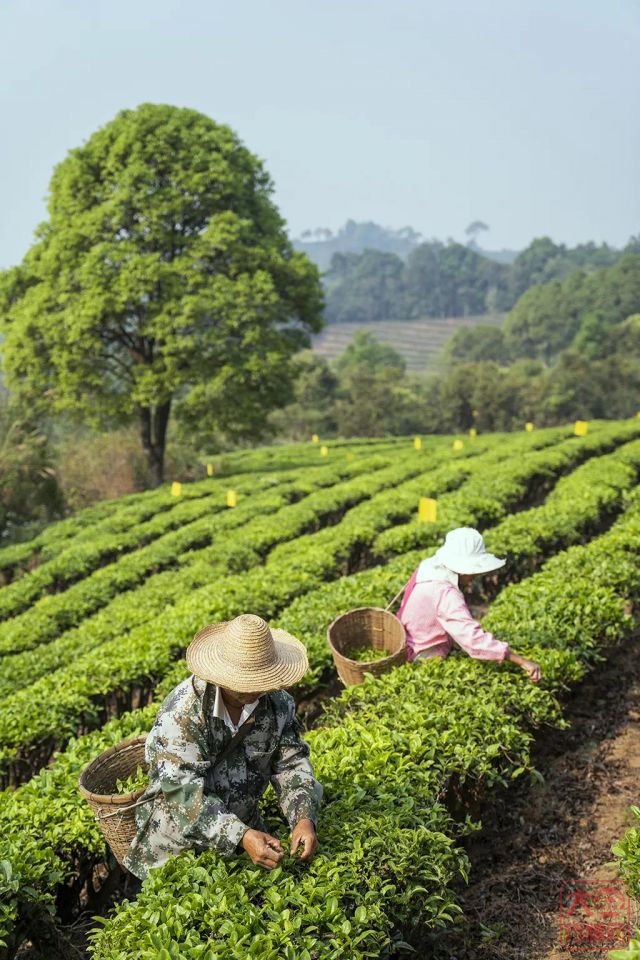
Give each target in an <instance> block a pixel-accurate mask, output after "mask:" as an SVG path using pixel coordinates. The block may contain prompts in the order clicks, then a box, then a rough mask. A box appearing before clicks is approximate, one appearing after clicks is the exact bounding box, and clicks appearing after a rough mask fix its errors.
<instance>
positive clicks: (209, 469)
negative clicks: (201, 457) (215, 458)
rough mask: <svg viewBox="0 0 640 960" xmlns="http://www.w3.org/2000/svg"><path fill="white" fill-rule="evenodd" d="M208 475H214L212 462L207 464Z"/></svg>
mask: <svg viewBox="0 0 640 960" xmlns="http://www.w3.org/2000/svg"><path fill="white" fill-rule="evenodd" d="M207 476H208V477H212V476H213V464H212V463H208V464H207Z"/></svg>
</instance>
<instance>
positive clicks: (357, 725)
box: [0, 418, 640, 960]
mask: <svg viewBox="0 0 640 960" xmlns="http://www.w3.org/2000/svg"><path fill="white" fill-rule="evenodd" d="M454 440H458V441H462V442H461V444H460V443H458V444H456V446H455V448H454ZM327 448H328V449H327V451H326V453H325V454H323V452H322V450H321V447H320V445H319V444H314V443H308V444H297V445H289V446H274V447H269V448H264V449H257V450H254V451H249V452H246V453H240V452H238V453H234V454H230V455H225V457H224V458H220V459H219V460H218V461H214V473H213V476H211V477H208V476H205V477H204V478H203V479H202V480H199V481H197V482H194V483H191V484H182V486H181V488H180V489H179V491H173V492H172V490H171V484H170V483H168V484H165V485H163V486H162V487H160V488H158V489H156V490H154V491H150V492H147V493H143V494H135V495H131V496H127V497H123V498H121V499H119V500H114V501H104V502H101V503H99V504H97V505H96V506H94V507H91V508H89V509H86V510H84V511H82V512H79V513H77V514H76V515H74V516H71V517H69V518H68V519H65V520H62V521H59V522H57V523H53V524H51V525H50V526H48V527H46V528H45V529H44V531H43V532H42V533H41V534H39V535H38V536H37V537H35V538H34V539H32V540H30V541H28V542H24V543H19V544H15V545H12V546H7V547H5V548H3V549H1V550H0V578H1V579H0V583H1V584H2V585H1V586H0V692H1V694H2V695H1V697H0V789H1V792H0V957H2V958H3V960H5V958H10V957H14V956H20V957H25V958H27V957H31V958H36V957H37V958H40V957H45V956H46V957H47V958H51V960H56V958H57V957H70V958H72V957H74V956H76V955H77V956H83V955H85V954H84V953H78V952H77V948H76V947H73V948H72V947H71V946H70V942H71V940H72V939H73V934H72V930H73V925H74V923H75V921H76V920H77V918H78V917H83V918H85V920H84V922H85V926H87V927H88V928H89V929H88V934H87V939H88V943H89V950H90V951H91V953H90V955H92V956H93V957H94V958H95V960H131V958H139V960H245V958H255V960H343V958H347V960H364V958H374V957H376V958H377V957H394V956H398V957H402V956H404V957H408V956H412V955H413V956H419V957H428V956H432V955H433V954H432V952H430V950H431V948H430V947H429V944H432V943H435V941H436V940H437V938H438V936H439V934H440V933H441V932H442V931H445V930H447V929H448V928H450V927H451V926H452V925H454V924H455V923H456V922H457V920H458V918H459V917H460V914H461V907H460V903H459V897H458V893H457V890H458V889H459V886H460V883H461V882H462V881H464V880H465V879H466V878H467V877H468V876H469V874H470V872H471V873H472V871H470V860H469V856H468V853H467V849H466V841H467V837H468V835H469V834H470V833H471V831H472V827H473V823H472V820H473V818H474V817H475V811H476V806H477V801H478V799H479V798H481V799H482V801H483V802H484V803H485V804H486V803H490V802H491V798H492V796H493V794H494V792H496V791H498V790H503V789H504V788H505V787H506V786H507V785H510V784H512V783H513V782H514V781H517V783H518V784H520V783H525V782H527V781H529V780H530V781H531V783H533V782H535V771H534V763H533V759H532V749H533V747H534V744H535V742H536V739H537V738H538V737H539V736H540V735H541V734H542V733H543V732H544V731H545V730H548V729H551V728H553V729H560V728H562V727H563V726H564V725H566V721H565V719H564V710H565V707H564V698H565V696H566V694H567V691H570V690H575V689H576V688H577V687H578V686H579V685H580V684H581V683H583V682H584V681H585V679H587V678H588V676H590V675H591V673H592V671H593V669H594V667H595V666H596V664H598V663H600V662H602V661H603V659H604V658H607V657H609V656H610V654H611V651H612V650H614V649H615V648H616V645H619V644H621V643H622V642H624V641H625V640H626V639H628V638H630V637H631V636H632V635H633V634H634V632H635V631H637V626H638V616H639V614H638V609H637V608H636V605H635V604H634V600H635V598H636V597H637V595H638V590H639V589H640V494H639V492H638V478H639V477H640V419H637V418H636V419H633V420H628V421H592V422H590V424H589V429H588V433H587V435H586V436H575V435H574V428H573V424H570V425H567V426H563V427H554V428H550V429H540V430H534V431H533V432H531V433H527V432H525V431H524V430H523V431H522V432H521V433H517V434H516V433H511V434H487V435H479V436H477V437H473V438H472V437H466V436H460V437H453V436H447V437H442V436H432V437H423V438H422V445H421V448H420V449H415V447H414V444H413V440H412V438H410V437H396V438H391V439H388V440H380V439H376V440H362V441H350V442H347V441H344V442H328V443H327ZM230 490H232V491H234V492H235V495H236V506H234V507H230V506H227V502H228V492H229V491H230ZM420 497H432V498H435V499H436V500H437V521H435V522H430V523H424V522H420V521H419V519H418V501H419V498H420ZM458 526H474V527H477V528H478V529H479V530H480V531H481V532H482V533H483V535H484V537H485V541H486V544H487V548H488V549H489V550H491V551H492V552H494V553H496V554H497V555H499V556H506V557H507V564H506V566H505V567H504V568H503V570H501V571H500V573H499V574H498V575H495V576H490V577H486V578H484V580H482V581H479V587H478V588H477V589H476V593H475V595H474V596H473V597H472V602H473V603H475V604H478V605H481V608H482V614H483V618H482V619H483V624H484V625H485V626H486V628H487V629H489V630H491V631H493V632H494V633H495V634H496V636H498V637H499V638H500V639H502V640H505V641H507V642H509V644H510V645H512V647H513V649H514V650H517V651H518V652H519V653H521V654H524V655H525V656H527V657H531V658H533V659H535V660H536V661H538V662H539V663H540V665H541V667H542V671H543V680H542V682H541V683H540V685H539V686H535V685H534V684H532V683H530V682H529V680H528V679H527V677H526V676H525V675H524V674H523V672H522V671H521V670H519V669H517V668H516V667H515V666H514V665H512V664H508V663H491V662H487V661H480V660H473V659H471V658H470V657H467V656H463V655H458V654H456V655H453V656H450V657H448V658H447V659H445V660H441V659H439V658H435V659H433V660H429V661H423V662H422V663H420V664H416V665H413V664H406V665H404V666H402V667H399V668H396V669H395V670H393V671H392V672H390V673H388V674H386V675H385V676H383V677H380V678H378V679H374V678H373V677H369V678H368V679H367V680H366V681H365V682H364V683H363V684H361V685H359V686H355V687H350V688H348V689H346V690H344V689H342V688H341V687H340V686H339V684H338V683H337V680H336V675H335V671H334V668H333V662H332V658H331V653H330V649H329V647H328V644H327V640H326V631H327V626H328V624H329V623H330V622H331V621H332V620H333V619H334V618H335V617H336V616H338V615H339V614H340V613H342V612H344V611H346V610H349V609H352V608H354V607H359V606H382V607H384V606H386V604H387V603H388V602H389V601H390V600H391V598H392V597H393V596H394V594H396V592H397V591H398V590H399V589H400V588H401V587H402V585H403V584H404V583H405V582H406V580H407V579H408V578H409V576H410V574H411V572H412V570H413V569H414V567H415V566H416V564H417V562H418V561H419V560H421V559H422V558H423V557H424V556H426V555H428V554H429V553H431V552H433V550H434V549H435V548H436V547H437V546H439V545H440V544H441V543H442V540H443V538H444V535H445V534H446V532H447V531H448V530H450V529H451V528H453V527H458ZM241 613H256V614H259V615H260V616H262V617H264V618H265V619H267V620H268V621H269V622H270V623H271V624H273V625H275V626H279V627H283V628H285V629H286V630H288V631H290V632H291V633H293V634H294V635H296V636H297V637H299V638H300V639H301V640H302V641H303V642H304V643H305V645H306V648H307V651H308V657H309V662H310V667H311V669H310V671H309V673H308V674H307V675H306V677H305V678H304V680H303V681H302V682H301V683H300V684H299V685H298V687H296V688H294V690H292V693H293V694H294V696H295V699H296V702H297V703H298V705H299V709H300V716H301V719H302V721H303V724H304V725H305V727H306V732H305V737H306V739H307V741H308V742H309V744H310V746H311V759H312V762H313V765H314V770H315V772H316V775H317V777H318V779H319V780H320V781H321V782H322V783H323V785H324V788H325V795H324V802H323V806H322V811H321V816H320V821H319V824H318V834H319V840H320V847H319V851H318V853H317V855H316V857H315V858H314V859H313V860H312V861H311V863H310V864H309V865H308V866H306V865H303V864H301V863H299V862H298V861H297V860H296V859H294V858H293V857H291V856H288V855H287V856H286V857H285V859H284V860H283V862H282V864H281V865H280V866H279V867H278V868H277V869H276V870H274V871H273V872H271V873H269V872H266V871H263V870H261V869H260V868H258V867H255V866H254V865H253V864H252V863H251V862H250V861H249V859H248V858H247V857H246V856H242V857H238V858H236V859H224V858H221V857H219V856H218V855H216V854H215V853H213V852H206V853H203V854H200V855H196V854H195V853H194V852H189V853H184V854H182V855H180V856H179V857H176V858H172V859H171V860H169V862H168V863H167V864H166V865H165V866H163V867H161V868H158V869H156V870H152V871H151V873H150V875H149V877H148V878H147V880H145V882H144V883H143V885H142V888H141V890H140V891H139V892H137V891H134V892H133V893H132V894H130V893H129V891H128V888H126V887H125V886H124V877H123V874H122V872H121V871H120V870H119V869H118V868H117V866H116V865H115V862H114V861H113V858H111V857H110V856H109V855H108V851H107V848H106V845H105V841H104V839H103V836H102V834H101V832H100V829H99V827H98V825H97V822H96V821H95V819H94V817H93V814H92V812H91V810H90V808H89V806H88V805H87V803H86V801H85V800H84V799H83V798H82V796H81V795H80V793H79V791H78V789H77V781H78V776H79V774H80V771H81V770H82V768H83V767H84V766H85V765H86V764H87V763H88V762H89V761H90V760H91V759H92V758H93V757H95V756H96V755H97V754H98V753H100V752H101V751H102V750H104V749H105V748H106V747H108V746H110V745H113V744H115V743H117V742H118V741H120V740H122V739H123V738H126V737H129V736H132V735H135V734H142V733H145V732H146V731H148V730H149V728H150V726H151V724H152V723H153V720H154V716H155V714H156V711H157V709H158V706H159V704H160V703H161V702H162V700H163V698H164V697H165V696H166V694H167V692H168V691H169V690H171V689H172V688H173V687H174V686H175V685H176V684H177V683H178V682H179V681H181V680H182V679H184V678H185V677H186V676H187V668H186V665H185V662H184V657H183V654H184V651H185V648H186V647H187V645H188V644H189V642H190V641H191V639H192V637H193V636H194V634H195V633H196V632H197V631H198V630H199V629H200V628H201V627H203V626H204V625H205V624H207V623H210V622H212V621H223V620H228V619H231V618H233V617H235V616H237V615H238V614H241ZM266 809H267V816H268V818H269V823H270V824H272V825H273V830H274V831H275V832H278V831H279V832H280V836H281V838H282V839H283V840H284V839H285V838H286V833H287V831H286V828H285V826H284V825H283V824H282V822H281V821H279V820H278V814H277V808H276V806H275V803H274V797H273V795H271V794H270V795H269V796H268V799H267V807H266ZM638 815H639V816H640V811H639V814H638ZM476 826H479V825H478V824H476ZM619 854H620V857H621V858H623V863H624V869H625V870H626V873H627V874H628V875H629V877H630V879H631V881H632V883H633V884H634V885H635V889H636V891H637V890H638V889H640V879H639V878H640V831H638V830H636V831H632V832H631V833H630V834H628V835H627V837H626V838H625V840H624V841H621V844H620V848H619ZM97 915H100V917H99V919H96V920H94V921H91V922H90V923H87V921H86V918H87V917H93V916H97ZM412 951H413V952H412Z"/></svg>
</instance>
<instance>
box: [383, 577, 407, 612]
mask: <svg viewBox="0 0 640 960" xmlns="http://www.w3.org/2000/svg"><path fill="white" fill-rule="evenodd" d="M410 580H411V577H409V580H407V582H406V583H405V584H404V586H402V587H400V589H399V590H398V592H397V593H396V595H395V597H394V598H393V600H390V601H389V603H388V604H387V605H386V607H385V608H384V609H385V610H389V608H390V607H392V606H393V605H394V603H395V602H396V600H397V599H398V597H399V596H400V594H401V593H403V592H404V591H405V589H406V588H407V587H408V585H409V582H410Z"/></svg>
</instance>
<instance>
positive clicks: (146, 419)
mask: <svg viewBox="0 0 640 960" xmlns="http://www.w3.org/2000/svg"><path fill="white" fill-rule="evenodd" d="M170 410H171V401H170V400H168V401H167V402H166V403H161V404H158V405H157V406H153V407H140V431H141V437H142V448H143V450H144V453H145V456H146V458H147V464H148V466H149V473H150V475H151V486H152V487H158V486H160V484H161V483H162V482H163V481H164V449H165V442H166V438H167V424H168V423H169V413H170Z"/></svg>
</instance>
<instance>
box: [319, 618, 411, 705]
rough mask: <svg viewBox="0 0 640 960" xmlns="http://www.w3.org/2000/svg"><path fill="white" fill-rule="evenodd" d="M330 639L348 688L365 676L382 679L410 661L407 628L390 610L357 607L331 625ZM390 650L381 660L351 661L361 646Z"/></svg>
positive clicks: (332, 651)
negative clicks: (353, 653)
mask: <svg viewBox="0 0 640 960" xmlns="http://www.w3.org/2000/svg"><path fill="white" fill-rule="evenodd" d="M327 640H328V641H329V646H330V647H331V653H332V654H333V662H334V663H335V665H336V670H337V671H338V675H339V677H340V679H341V680H342V682H343V683H344V685H345V686H346V687H351V686H353V685H354V684H356V683H362V681H363V680H364V675H365V673H372V674H373V675H374V676H376V677H379V676H380V675H381V674H383V673H388V672H389V670H392V669H393V667H397V666H399V665H400V664H402V663H404V662H405V661H406V659H407V647H406V637H405V632H404V627H403V626H402V624H401V623H400V621H399V620H398V619H397V617H395V616H394V615H393V614H392V613H389V611H388V610H383V609H382V608H381V607H357V608H356V609H355V610H349V611H348V612H347V613H343V614H342V615H341V616H339V617H336V619H335V620H334V621H333V623H331V624H330V625H329V629H328V630H327ZM363 646H367V647H373V648H374V650H388V651H390V654H389V656H388V657H382V658H381V659H380V660H369V661H366V662H363V661H361V660H350V659H349V651H350V650H354V649H357V648H358V647H363Z"/></svg>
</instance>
